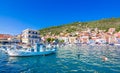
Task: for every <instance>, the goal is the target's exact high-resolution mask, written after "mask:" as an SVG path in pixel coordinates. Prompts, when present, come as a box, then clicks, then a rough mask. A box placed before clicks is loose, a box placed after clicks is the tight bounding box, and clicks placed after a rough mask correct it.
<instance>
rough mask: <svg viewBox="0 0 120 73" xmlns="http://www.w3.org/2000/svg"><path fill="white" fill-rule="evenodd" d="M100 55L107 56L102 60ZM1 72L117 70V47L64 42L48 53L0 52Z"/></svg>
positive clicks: (119, 56)
mask: <svg viewBox="0 0 120 73" xmlns="http://www.w3.org/2000/svg"><path fill="white" fill-rule="evenodd" d="M103 56H105V57H107V58H108V60H107V61H103V60H102V57H103ZM1 72H9V73H13V72H14V73H19V72H21V73H41V72H42V73H43V72H46V73H57V72H58V73H74V72H75V73H78V72H79V73H84V72H86V73H88V72H89V73H97V72H98V73H108V72H109V73H120V49H119V47H117V46H105V45H103V46H100V45H96V46H86V45H77V46H76V45H67V46H64V47H62V48H59V49H58V51H57V53H56V54H52V55H48V56H33V57H8V56H7V55H5V54H4V53H0V73H1Z"/></svg>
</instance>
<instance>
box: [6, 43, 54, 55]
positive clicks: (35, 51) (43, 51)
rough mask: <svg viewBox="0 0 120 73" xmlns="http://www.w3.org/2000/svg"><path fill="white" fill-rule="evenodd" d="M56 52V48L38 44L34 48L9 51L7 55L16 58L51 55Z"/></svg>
mask: <svg viewBox="0 0 120 73" xmlns="http://www.w3.org/2000/svg"><path fill="white" fill-rule="evenodd" d="M55 52H56V47H52V48H49V49H48V48H46V47H45V46H44V45H40V44H37V46H35V47H34V48H27V49H25V48H22V49H16V47H15V48H14V49H8V50H7V54H8V55H9V56H14V57H20V56H21V57H22V56H39V55H49V54H53V53H55Z"/></svg>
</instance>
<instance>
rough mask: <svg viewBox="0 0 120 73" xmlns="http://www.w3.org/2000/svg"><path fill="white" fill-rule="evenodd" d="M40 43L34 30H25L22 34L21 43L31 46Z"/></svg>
mask: <svg viewBox="0 0 120 73" xmlns="http://www.w3.org/2000/svg"><path fill="white" fill-rule="evenodd" d="M39 42H40V34H39V32H38V31H36V30H31V29H26V30H23V32H22V43H25V44H30V45H33V44H35V43H39Z"/></svg>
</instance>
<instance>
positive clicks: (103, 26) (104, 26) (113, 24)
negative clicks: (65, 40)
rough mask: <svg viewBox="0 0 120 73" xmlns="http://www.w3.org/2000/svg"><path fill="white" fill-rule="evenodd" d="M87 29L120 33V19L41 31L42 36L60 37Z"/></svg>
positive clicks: (77, 23) (76, 23)
mask: <svg viewBox="0 0 120 73" xmlns="http://www.w3.org/2000/svg"><path fill="white" fill-rule="evenodd" d="M86 28H98V29H100V30H106V31H107V30H108V29H109V28H116V31H120V18H110V19H102V20H97V21H91V22H74V23H70V24H64V25H61V26H54V27H49V28H44V29H41V30H39V31H40V33H41V35H46V34H48V33H51V34H55V35H58V34H59V33H60V32H63V33H71V32H75V31H81V30H85V29H86Z"/></svg>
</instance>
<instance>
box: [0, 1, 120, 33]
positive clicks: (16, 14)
mask: <svg viewBox="0 0 120 73" xmlns="http://www.w3.org/2000/svg"><path fill="white" fill-rule="evenodd" d="M119 3H120V0H0V33H6V34H19V33H20V32H21V31H22V30H24V29H26V28H31V29H36V30H38V29H42V28H46V27H50V26H56V25H61V24H66V23H71V22H76V21H93V20H99V19H102V18H111V17H120V4H119Z"/></svg>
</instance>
